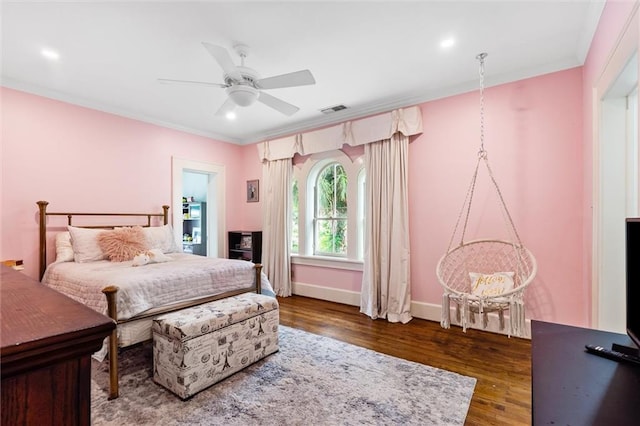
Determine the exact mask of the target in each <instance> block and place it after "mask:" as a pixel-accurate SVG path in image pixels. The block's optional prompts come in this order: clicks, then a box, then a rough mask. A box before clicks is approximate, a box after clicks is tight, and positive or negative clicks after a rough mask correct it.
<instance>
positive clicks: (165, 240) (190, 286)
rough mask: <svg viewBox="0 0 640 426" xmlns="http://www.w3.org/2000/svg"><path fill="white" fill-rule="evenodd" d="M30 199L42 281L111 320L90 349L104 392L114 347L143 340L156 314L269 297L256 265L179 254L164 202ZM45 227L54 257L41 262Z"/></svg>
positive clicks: (114, 381)
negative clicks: (129, 209)
mask: <svg viewBox="0 0 640 426" xmlns="http://www.w3.org/2000/svg"><path fill="white" fill-rule="evenodd" d="M37 204H38V206H39V213H40V214H39V224H40V251H39V258H40V259H39V266H40V279H41V281H42V283H43V284H45V285H47V286H49V287H51V288H53V289H55V290H57V291H59V292H61V293H63V294H65V295H67V296H69V297H71V298H72V299H75V300H77V301H79V302H81V303H83V304H85V305H87V306H89V307H91V308H92V309H94V310H96V311H98V312H100V313H103V314H105V315H108V316H109V317H110V318H112V319H113V320H114V321H115V323H116V324H117V328H116V330H114V331H113V333H112V334H111V335H110V336H109V338H108V339H107V342H106V344H105V345H104V346H103V349H102V350H101V351H99V352H98V353H96V354H94V358H97V359H98V360H103V359H104V357H105V356H106V355H107V354H108V355H109V378H110V383H109V399H114V398H117V397H118V394H119V389H118V348H125V347H127V346H131V345H134V344H137V343H140V342H143V341H146V340H149V339H151V322H152V320H153V318H155V317H156V316H158V315H160V314H164V313H167V312H172V311H177V310H180V309H184V308H187V307H191V306H196V305H200V304H203V303H207V302H210V301H212V300H217V299H222V298H225V297H230V296H235V295H238V294H241V293H246V292H257V293H263V294H269V295H272V296H274V297H275V295H274V293H273V289H272V288H271V284H270V283H269V281H268V279H267V277H266V275H265V274H264V273H263V272H262V266H261V265H259V264H256V265H254V264H253V263H251V262H247V261H243V260H234V259H220V258H212V257H204V256H198V255H193V254H187V253H182V252H181V248H180V247H179V246H178V245H177V244H176V241H175V238H174V236H173V230H172V228H171V226H170V225H169V223H168V218H169V217H168V211H169V206H163V211H162V212H161V213H68V212H48V211H47V206H48V204H49V203H48V202H47V201H38V203H37ZM55 216H65V217H66V224H63V225H61V224H55V223H53V222H55V221H56V220H55ZM58 220H59V219H58ZM101 220H108V221H110V223H108V224H103V223H100V222H99V221H101ZM126 221H131V222H135V223H128V222H126ZM50 222H51V223H50ZM53 232H55V261H53V262H48V259H47V236H48V235H49V236H50V234H51V233H53ZM132 236H135V238H134V237H132ZM123 241H124V242H123ZM114 248H115V250H114ZM141 248H143V249H144V253H146V254H149V256H147V257H146V261H145V262H139V260H140V256H137V257H133V258H132V253H136V252H137V251H140V250H141ZM147 262H148V263H147Z"/></svg>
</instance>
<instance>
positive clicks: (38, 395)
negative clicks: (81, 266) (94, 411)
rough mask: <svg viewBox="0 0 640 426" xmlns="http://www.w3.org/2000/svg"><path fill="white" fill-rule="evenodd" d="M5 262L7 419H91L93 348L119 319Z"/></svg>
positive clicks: (1, 318)
mask: <svg viewBox="0 0 640 426" xmlns="http://www.w3.org/2000/svg"><path fill="white" fill-rule="evenodd" d="M0 268H1V277H0V322H1V323H2V325H1V333H0V344H1V347H0V373H1V375H2V392H0V393H1V397H0V398H1V403H2V408H1V411H2V414H1V418H2V425H39V426H40V425H89V424H90V423H91V354H93V353H94V352H95V351H97V350H99V349H100V347H101V346H102V341H103V339H104V338H105V337H107V336H108V335H109V333H110V332H111V330H113V329H114V328H115V323H114V322H113V321H112V320H111V319H110V318H108V317H106V316H104V315H101V314H99V313H97V312H95V311H94V310H92V309H90V308H88V307H86V306H84V305H82V304H80V303H78V302H76V301H74V300H72V299H70V298H68V297H66V296H64V295H62V294H60V293H58V292H57V291H55V290H52V289H50V288H48V287H46V286H44V285H43V284H40V283H39V282H38V281H36V280H34V279H32V278H29V277H28V276H26V275H24V274H23V273H22V272H17V271H14V270H13V269H11V268H8V267H6V266H4V265H2V266H0Z"/></svg>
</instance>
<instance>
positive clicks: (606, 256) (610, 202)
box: [594, 53, 638, 333]
mask: <svg viewBox="0 0 640 426" xmlns="http://www.w3.org/2000/svg"><path fill="white" fill-rule="evenodd" d="M637 86H638V55H637V53H634V54H633V55H632V56H631V58H630V59H629V60H628V61H627V62H626V64H624V67H623V68H622V70H621V71H620V72H619V73H618V74H617V76H616V78H615V80H614V81H613V82H612V83H611V85H610V86H609V87H608V89H607V90H606V92H605V95H604V97H602V98H601V99H600V107H599V110H600V122H599V137H598V146H597V150H596V152H597V154H598V155H597V156H596V157H595V158H594V162H595V164H596V172H595V173H594V177H595V178H596V179H597V180H596V183H597V186H595V185H594V190H595V192H596V194H597V196H596V197H594V200H598V202H597V209H595V211H594V222H596V229H597V233H594V244H595V247H597V249H595V252H596V253H597V254H598V255H597V256H594V266H595V267H596V271H597V275H595V276H594V280H595V283H597V293H595V294H594V305H595V304H596V302H597V306H596V307H595V308H596V309H595V312H594V313H595V314H596V315H595V316H594V326H595V327H596V328H598V329H602V330H608V331H614V332H618V333H624V332H625V330H626V317H625V314H626V310H625V305H626V303H625V297H626V296H625V295H626V291H625V284H626V255H625V253H626V251H625V250H626V237H625V218H626V217H636V216H637V215H638V90H637Z"/></svg>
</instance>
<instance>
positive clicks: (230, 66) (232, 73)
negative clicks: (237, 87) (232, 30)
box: [202, 41, 243, 82]
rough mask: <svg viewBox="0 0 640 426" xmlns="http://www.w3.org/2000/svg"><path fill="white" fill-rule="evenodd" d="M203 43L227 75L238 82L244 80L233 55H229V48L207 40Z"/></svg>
mask: <svg viewBox="0 0 640 426" xmlns="http://www.w3.org/2000/svg"><path fill="white" fill-rule="evenodd" d="M202 45H203V46H204V47H205V48H206V49H207V50H208V51H209V53H210V54H211V56H213V58H214V59H215V60H216V61H217V62H218V64H219V65H220V67H221V68H222V70H223V71H224V73H225V74H226V75H228V76H229V77H231V78H232V79H233V80H235V81H238V82H240V81H242V80H243V78H242V74H240V71H238V69H237V68H236V65H235V64H234V63H233V61H232V60H231V56H229V52H228V51H227V49H225V48H224V47H221V46H216V45H215V44H211V43H207V42H206V41H203V42H202Z"/></svg>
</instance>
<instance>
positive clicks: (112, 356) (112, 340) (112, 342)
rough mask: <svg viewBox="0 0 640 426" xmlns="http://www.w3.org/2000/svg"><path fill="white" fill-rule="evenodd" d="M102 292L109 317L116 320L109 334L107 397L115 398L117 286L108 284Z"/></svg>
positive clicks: (116, 383) (116, 379)
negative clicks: (105, 298)
mask: <svg viewBox="0 0 640 426" xmlns="http://www.w3.org/2000/svg"><path fill="white" fill-rule="evenodd" d="M102 292H103V293H104V295H105V296H106V297H107V311H108V315H109V318H111V319H112V320H114V321H115V322H116V328H114V329H113V330H112V331H111V334H110V335H109V347H108V351H109V398H108V399H110V400H111V399H115V398H117V397H118V394H119V391H120V389H119V384H118V327H117V324H118V305H117V303H118V302H117V301H116V294H117V293H118V287H116V286H113V285H112V286H109V287H105V288H103V289H102Z"/></svg>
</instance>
